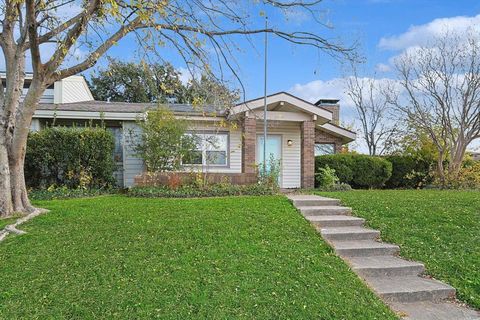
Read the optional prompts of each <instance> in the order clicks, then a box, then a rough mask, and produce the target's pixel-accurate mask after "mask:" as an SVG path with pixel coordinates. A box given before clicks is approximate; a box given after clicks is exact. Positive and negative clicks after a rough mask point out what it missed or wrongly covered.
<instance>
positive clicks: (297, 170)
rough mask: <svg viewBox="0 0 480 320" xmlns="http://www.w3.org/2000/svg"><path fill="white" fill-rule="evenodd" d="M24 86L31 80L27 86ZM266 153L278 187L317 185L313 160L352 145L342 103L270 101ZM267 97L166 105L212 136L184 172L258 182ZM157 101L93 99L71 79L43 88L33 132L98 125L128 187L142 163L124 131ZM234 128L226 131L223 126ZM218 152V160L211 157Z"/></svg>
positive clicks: (279, 96)
mask: <svg viewBox="0 0 480 320" xmlns="http://www.w3.org/2000/svg"><path fill="white" fill-rule="evenodd" d="M27 84H28V81H27ZM266 102H267V106H268V112H267V127H268V135H267V152H268V154H269V155H270V154H271V155H273V156H274V157H275V158H276V159H279V160H280V161H281V170H280V178H279V179H280V181H279V183H280V187H282V188H300V187H304V188H310V187H313V185H314V156H315V155H319V154H329V153H337V152H340V151H341V149H342V146H343V145H344V144H346V143H348V142H351V141H353V140H355V133H354V132H352V131H349V130H347V129H345V128H343V127H341V126H340V125H339V108H340V106H339V103H338V102H339V101H338V100H331V99H322V100H319V101H318V102H317V103H315V104H312V103H309V102H307V101H305V100H302V99H300V98H298V97H295V96H293V95H291V94H289V93H286V92H279V93H275V94H272V95H270V96H268V97H267V100H266ZM263 105H264V98H263V97H262V98H258V99H254V100H250V101H246V102H242V103H240V104H238V105H236V106H234V107H233V108H231V109H229V110H215V108H213V107H212V106H205V107H203V108H201V110H199V108H196V107H193V106H191V105H185V104H169V105H168V107H169V108H170V109H171V110H172V111H173V112H174V114H175V115H176V116H177V117H181V118H185V119H187V120H188V121H189V122H190V123H191V130H193V131H195V132H196V133H197V134H198V135H199V136H203V137H205V138H208V137H211V136H214V137H215V139H216V141H218V142H219V143H215V146H213V147H212V146H207V147H206V146H204V145H203V146H199V150H198V157H196V160H195V161H193V162H195V163H192V164H186V166H185V167H186V170H191V169H192V168H193V169H195V170H197V169H198V170H202V171H208V172H209V174H210V175H217V176H227V177H230V178H231V181H232V182H233V183H247V182H248V181H251V180H252V179H256V164H258V163H262V161H263V138H264V136H263V121H264V116H263ZM155 107H156V106H155V105H154V104H148V103H147V104H145V103H118V102H111V103H110V102H105V101H95V100H94V99H93V97H92V94H91V93H90V90H89V89H88V86H87V84H86V82H85V80H84V79H83V77H80V76H75V77H70V78H67V79H64V80H62V81H58V82H56V83H55V84H54V85H53V86H52V87H50V88H48V89H47V91H46V93H45V97H44V98H42V101H41V103H40V105H39V107H38V109H37V110H36V112H35V114H34V116H33V120H32V125H31V129H32V130H41V128H42V127H44V126H46V125H67V126H69V125H73V124H76V125H82V124H84V123H87V122H96V121H98V122H99V121H102V122H103V123H104V124H105V126H106V127H107V129H108V130H111V131H112V133H113V134H114V136H115V154H114V157H115V160H116V163H117V166H118V170H117V171H116V173H115V175H116V179H117V181H118V184H119V186H122V187H130V186H133V185H135V184H136V183H137V184H138V183H140V182H141V181H145V180H142V177H144V176H145V175H143V176H142V174H143V173H144V171H145V167H144V164H143V160H142V159H140V158H139V157H138V156H137V155H136V154H135V151H134V148H133V142H132V141H131V139H129V138H128V136H130V137H131V134H129V132H130V133H131V132H138V130H139V128H138V126H137V124H136V121H138V119H141V118H142V116H143V115H144V113H145V112H146V111H148V110H149V109H151V108H155ZM224 123H235V124H236V125H231V126H224V125H220V124H224ZM210 154H215V155H216V157H215V160H214V161H212V160H210V158H209V155H210Z"/></svg>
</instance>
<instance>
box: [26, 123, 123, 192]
mask: <svg viewBox="0 0 480 320" xmlns="http://www.w3.org/2000/svg"><path fill="white" fill-rule="evenodd" d="M113 150H114V137H113V135H112V134H111V133H110V132H108V131H107V130H105V129H104V128H90V127H88V128H65V127H53V128H45V129H43V130H40V131H37V132H31V133H30V134H29V137H28V142H27V150H26V156H25V180H26V182H27V185H28V186H29V187H31V188H44V189H45V188H48V187H50V186H52V185H54V186H65V187H67V188H69V189H77V188H82V189H88V188H107V187H110V186H112V185H114V183H115V179H114V177H113V171H114V170H115V163H114V160H113Z"/></svg>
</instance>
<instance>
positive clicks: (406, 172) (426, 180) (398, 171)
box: [385, 156, 434, 189]
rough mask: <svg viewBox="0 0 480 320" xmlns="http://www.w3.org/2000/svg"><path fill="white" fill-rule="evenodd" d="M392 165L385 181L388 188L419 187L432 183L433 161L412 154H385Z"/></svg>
mask: <svg viewBox="0 0 480 320" xmlns="http://www.w3.org/2000/svg"><path fill="white" fill-rule="evenodd" d="M385 159H387V160H388V161H389V162H390V163H391V164H392V166H393V169H392V176H391V177H390V179H388V181H387V182H386V183H385V187H386V188H389V189H400V188H401V189H410V188H421V187H423V186H425V185H428V184H430V183H432V180H433V176H432V175H431V174H430V173H431V171H432V167H433V165H434V164H433V163H432V162H431V161H427V160H423V159H417V158H415V157H412V156H386V157H385Z"/></svg>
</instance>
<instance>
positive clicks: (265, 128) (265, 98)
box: [263, 16, 268, 175]
mask: <svg viewBox="0 0 480 320" xmlns="http://www.w3.org/2000/svg"><path fill="white" fill-rule="evenodd" d="M267 29H268V17H267V16H265V64H264V81H265V82H264V84H263V90H264V91H263V174H264V175H266V173H267V46H268V32H267Z"/></svg>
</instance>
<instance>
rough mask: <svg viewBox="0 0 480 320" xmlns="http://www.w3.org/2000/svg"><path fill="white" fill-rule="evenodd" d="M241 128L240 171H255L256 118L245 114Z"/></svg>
mask: <svg viewBox="0 0 480 320" xmlns="http://www.w3.org/2000/svg"><path fill="white" fill-rule="evenodd" d="M242 129H243V132H242V136H243V137H242V172H243V173H255V152H256V148H257V120H256V119H255V118H254V117H251V116H248V115H247V116H245V118H244V120H243V127H242Z"/></svg>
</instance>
